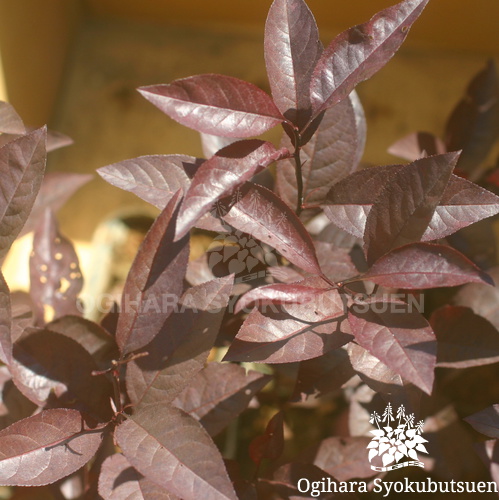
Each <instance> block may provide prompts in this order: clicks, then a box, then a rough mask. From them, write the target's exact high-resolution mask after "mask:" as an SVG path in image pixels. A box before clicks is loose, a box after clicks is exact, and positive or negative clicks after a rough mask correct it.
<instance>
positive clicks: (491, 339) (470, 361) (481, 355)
mask: <svg viewBox="0 0 499 500" xmlns="http://www.w3.org/2000/svg"><path fill="white" fill-rule="evenodd" d="M430 322H431V326H432V328H433V331H434V332H435V335H436V336H437V345H438V350H437V353H438V355H437V365H438V366H443V367H446V368H469V367H470V366H482V365H487V364H490V363H497V362H498V361H499V332H498V331H497V330H496V329H495V328H494V327H493V326H492V325H491V324H490V323H489V322H488V321H487V320H486V319H484V318H482V317H481V316H478V315H476V314H475V313H474V312H473V311H472V310H471V309H468V308H467V307H453V306H443V307H441V308H440V309H437V310H436V311H435V312H434V313H433V314H432V316H431V319H430Z"/></svg>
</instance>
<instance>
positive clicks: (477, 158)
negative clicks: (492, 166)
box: [445, 60, 499, 173]
mask: <svg viewBox="0 0 499 500" xmlns="http://www.w3.org/2000/svg"><path fill="white" fill-rule="evenodd" d="M498 135H499V78H498V75H497V69H496V67H495V64H494V62H493V61H492V60H490V61H489V62H488V63H487V66H486V67H485V68H484V69H483V70H481V71H480V72H479V73H478V74H477V75H476V76H475V77H474V78H473V80H472V81H471V83H470V84H469V86H468V88H467V89H466V95H465V96H464V98H463V99H462V100H461V101H460V102H459V103H458V105H457V106H456V108H455V109H454V110H453V112H452V114H451V116H450V117H449V121H448V122H447V127H446V131H445V142H446V144H447V149H448V150H449V151H456V150H458V149H462V150H463V152H462V155H461V158H460V159H459V169H460V170H462V171H464V172H468V173H471V172H473V171H474V170H475V169H476V168H477V166H479V165H480V163H482V162H483V161H484V160H485V159H486V157H487V155H488V153H489V151H490V149H491V147H492V146H493V145H494V143H495V142H496V141H497V136H498Z"/></svg>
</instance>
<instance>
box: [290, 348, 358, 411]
mask: <svg viewBox="0 0 499 500" xmlns="http://www.w3.org/2000/svg"><path fill="white" fill-rule="evenodd" d="M354 375H355V372H354V370H353V368H352V365H351V363H350V359H349V357H348V354H347V351H346V350H345V349H334V350H332V351H329V352H327V353H326V354H324V355H322V356H319V357H318V358H313V359H309V360H307V361H302V362H301V363H300V368H299V370H298V376H297V378H296V385H295V389H294V391H293V396H292V401H305V400H306V399H307V397H308V396H309V395H314V396H315V397H316V398H319V397H321V396H324V395H325V394H328V393H330V392H332V391H336V390H338V389H339V388H340V387H341V386H342V385H343V384H344V383H345V382H347V381H348V380H350V379H351V378H352V377H353V376H354Z"/></svg>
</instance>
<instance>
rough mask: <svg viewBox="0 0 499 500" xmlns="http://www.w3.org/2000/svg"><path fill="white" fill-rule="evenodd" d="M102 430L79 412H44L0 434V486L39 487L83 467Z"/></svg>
mask: <svg viewBox="0 0 499 500" xmlns="http://www.w3.org/2000/svg"><path fill="white" fill-rule="evenodd" d="M101 439H102V429H98V428H96V426H95V424H94V423H92V422H91V421H89V420H88V419H87V417H86V416H84V415H83V414H82V413H80V412H79V411H76V410H68V409H63V408H57V409H54V410H44V411H42V412H41V413H38V414H37V415H34V416H32V417H28V418H25V419H24V420H20V421H18V422H16V423H15V424H12V425H11V426H10V427H7V428H6V429H3V430H2V431H0V484H2V485H5V486H41V485H44V484H50V483H54V482H55V481H57V480H59V479H62V478H63V477H66V476H69V475H70V474H72V473H73V472H75V471H76V470H78V469H79V468H81V467H82V466H83V465H85V464H86V463H87V462H88V461H89V460H90V459H91V458H92V457H93V456H94V455H95V453H96V451H97V449H98V448H99V446H100V444H101Z"/></svg>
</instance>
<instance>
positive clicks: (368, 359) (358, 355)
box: [348, 342, 404, 397]
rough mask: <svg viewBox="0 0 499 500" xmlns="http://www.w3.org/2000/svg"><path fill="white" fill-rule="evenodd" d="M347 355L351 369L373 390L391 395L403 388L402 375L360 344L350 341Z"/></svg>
mask: <svg viewBox="0 0 499 500" xmlns="http://www.w3.org/2000/svg"><path fill="white" fill-rule="evenodd" d="M348 355H349V357H350V362H351V364H352V367H353V369H354V370H355V371H356V372H357V374H358V375H359V377H360V378H361V380H362V381H363V382H364V383H365V384H367V385H368V386H369V387H370V388H371V389H372V390H373V391H375V392H377V393H380V394H388V395H390V396H391V397H393V395H394V394H396V393H398V392H400V391H401V390H404V381H403V380H402V377H401V376H400V375H398V374H397V373H395V372H394V371H392V370H391V369H390V368H388V366H386V365H385V363H383V362H382V361H380V360H379V359H378V358H377V357H375V356H373V355H372V354H370V353H369V351H367V350H366V349H364V348H363V347H361V346H360V345H358V344H355V343H353V342H350V344H348Z"/></svg>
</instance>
